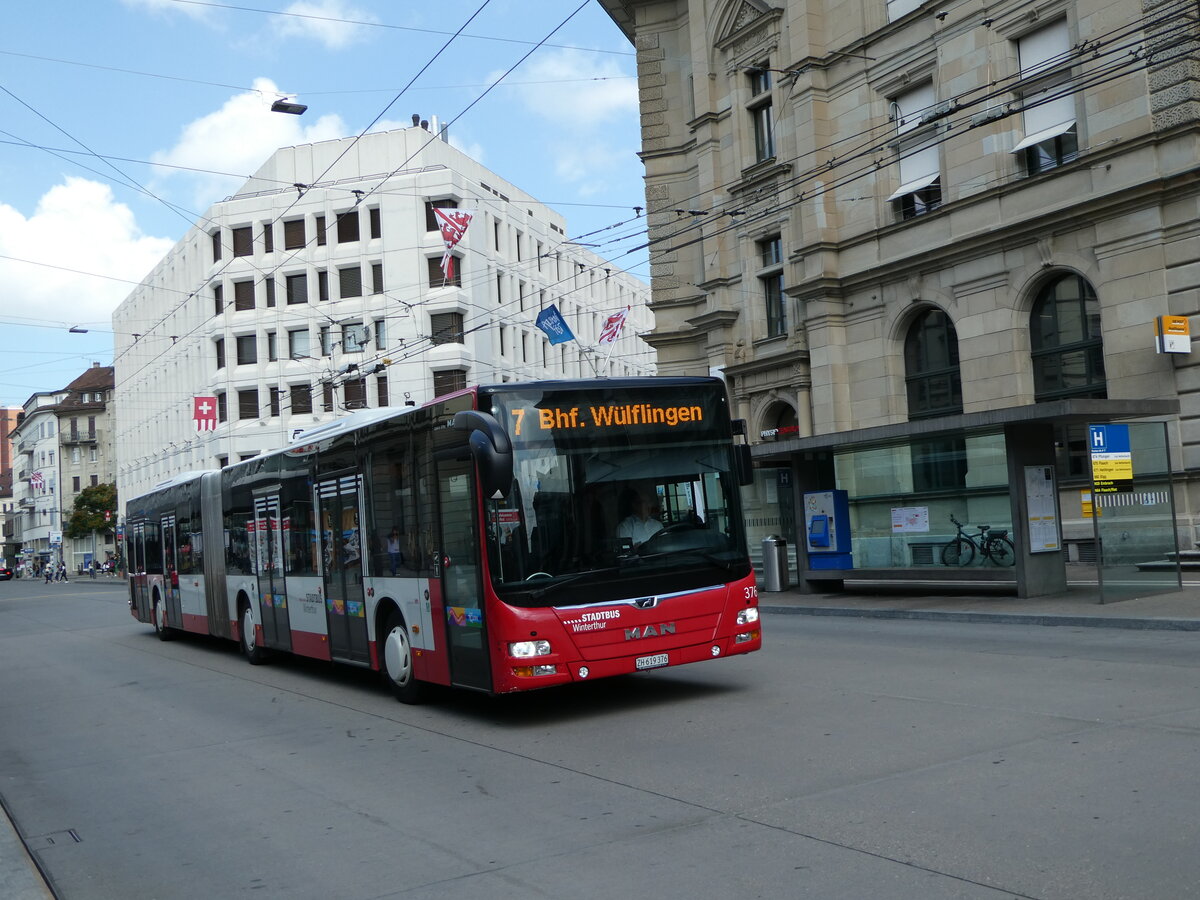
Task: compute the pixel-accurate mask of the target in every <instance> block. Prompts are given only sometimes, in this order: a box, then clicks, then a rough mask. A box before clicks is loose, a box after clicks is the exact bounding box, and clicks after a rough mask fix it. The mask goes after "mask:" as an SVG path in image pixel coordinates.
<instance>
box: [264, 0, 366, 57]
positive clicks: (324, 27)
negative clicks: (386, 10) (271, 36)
mask: <svg viewBox="0 0 1200 900" xmlns="http://www.w3.org/2000/svg"><path fill="white" fill-rule="evenodd" d="M283 11H284V12H285V13H288V15H285V16H282V17H280V18H279V19H278V21H279V23H280V24H279V33H280V34H281V35H283V36H285V37H299V38H311V39H313V40H316V41H319V42H321V43H322V44H324V45H325V46H326V47H329V48H330V49H331V50H341V49H342V48H344V47H348V46H350V45H351V44H354V43H357V42H359V41H364V40H366V39H367V33H368V30H369V29H367V28H366V27H364V26H362V25H356V24H354V23H355V22H375V21H377V20H376V18H375V17H374V16H372V15H371V14H370V13H366V12H363V11H362V10H360V9H358V8H357V7H354V6H351V5H349V4H348V3H343V2H342V0H321V2H303V0H301V2H297V3H293V4H292V5H291V6H289V7H287V8H286V9H285V10H283Z"/></svg>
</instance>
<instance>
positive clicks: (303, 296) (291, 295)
mask: <svg viewBox="0 0 1200 900" xmlns="http://www.w3.org/2000/svg"><path fill="white" fill-rule="evenodd" d="M286 281H287V302H288V303H289V304H295V303H307V302H308V276H307V275H305V274H304V273H301V274H299V275H288V276H287V278H286Z"/></svg>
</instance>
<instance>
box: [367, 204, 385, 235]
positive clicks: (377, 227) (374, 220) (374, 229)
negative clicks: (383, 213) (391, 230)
mask: <svg viewBox="0 0 1200 900" xmlns="http://www.w3.org/2000/svg"><path fill="white" fill-rule="evenodd" d="M368 213H369V215H370V219H371V239H372V240H375V239H377V238H381V237H383V220H382V219H381V218H380V216H379V207H378V206H372V207H371V208H370V210H368Z"/></svg>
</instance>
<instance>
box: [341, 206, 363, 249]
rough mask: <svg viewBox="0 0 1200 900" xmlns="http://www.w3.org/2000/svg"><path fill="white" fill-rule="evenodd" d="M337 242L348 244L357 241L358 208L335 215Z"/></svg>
mask: <svg viewBox="0 0 1200 900" xmlns="http://www.w3.org/2000/svg"><path fill="white" fill-rule="evenodd" d="M337 240H338V243H339V244H349V243H352V242H353V241H357V240H358V208H357V207H356V208H354V209H350V210H347V211H346V212H344V213H338V214H337Z"/></svg>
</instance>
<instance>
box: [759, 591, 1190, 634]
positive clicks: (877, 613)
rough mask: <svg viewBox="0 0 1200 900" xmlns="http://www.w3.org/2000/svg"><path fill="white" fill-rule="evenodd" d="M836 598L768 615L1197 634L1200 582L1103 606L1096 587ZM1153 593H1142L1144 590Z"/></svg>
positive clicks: (785, 597)
mask: <svg viewBox="0 0 1200 900" xmlns="http://www.w3.org/2000/svg"><path fill="white" fill-rule="evenodd" d="M848 588H849V589H848V590H847V591H845V592H839V593H817V594H802V593H800V592H799V591H798V590H796V589H795V588H792V589H790V590H787V591H777V592H764V591H760V593H759V597H758V605H759V608H760V609H761V610H762V611H763V612H764V613H785V614H795V615H809V616H852V617H858V618H872V619H921V620H925V621H955V622H991V623H996V624H1009V625H1070V626H1073V627H1081V626H1082V627H1091V628H1135V629H1142V630H1146V629H1155V630H1170V631H1200V584H1185V586H1184V588H1183V590H1176V591H1170V592H1169V593H1162V594H1153V593H1138V592H1137V589H1136V587H1135V588H1131V589H1130V590H1129V596H1128V598H1127V599H1120V600H1110V601H1109V602H1101V599H1100V594H1099V588H1098V587H1097V586H1096V585H1095V584H1076V585H1071V586H1070V587H1069V588H1068V590H1067V591H1066V592H1065V593H1062V594H1055V595H1053V596H1047V597H1017V596H1014V595H1013V593H1012V591H1011V588H1009V589H1008V590H1007V591H1005V590H1003V589H994V588H990V587H989V586H988V585H986V584H980V585H974V586H966V585H957V586H954V587H950V586H947V585H941V584H932V583H925V584H911V583H909V584H903V585H894V584H882V583H875V582H872V583H863V584H850V585H848ZM1149 590H1153V589H1152V588H1147V587H1142V588H1141V591H1143V592H1146V591H1149Z"/></svg>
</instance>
